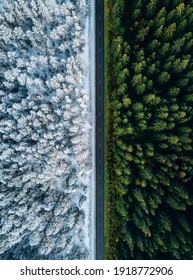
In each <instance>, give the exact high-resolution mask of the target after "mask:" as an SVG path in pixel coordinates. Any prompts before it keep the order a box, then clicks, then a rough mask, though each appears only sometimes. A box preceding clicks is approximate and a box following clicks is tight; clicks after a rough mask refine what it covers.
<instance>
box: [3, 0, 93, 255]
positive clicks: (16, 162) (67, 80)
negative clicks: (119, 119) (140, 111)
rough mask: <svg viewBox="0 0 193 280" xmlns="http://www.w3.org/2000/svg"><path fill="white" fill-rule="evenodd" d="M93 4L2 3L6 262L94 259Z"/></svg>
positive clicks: (77, 0)
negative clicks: (90, 50)
mask: <svg viewBox="0 0 193 280" xmlns="http://www.w3.org/2000/svg"><path fill="white" fill-rule="evenodd" d="M88 2H89V1H88V0H58V1H57V0H14V1H12V0H4V1H2V3H1V4H0V259H88V258H90V257H91V256H90V251H91V248H90V244H91V243H92V242H91V240H90V238H91V236H92V234H91V231H90V230H91V229H90V228H91V222H90V220H91V213H92V210H91V209H90V208H91V204H92V203H91V201H90V199H91V198H90V197H91V194H92V191H93V189H94V186H93V185H92V182H91V179H92V178H93V164H92V162H93V160H92V159H93V150H92V143H91V142H92V141H91V140H92V135H93V131H92V127H93V119H92V117H91V116H92V114H93V112H92V106H91V102H90V95H91V93H90V92H91V91H90V83H89V76H90V74H89V73H88V72H89V71H88V66H89V65H88V64H89V63H88V38H89V31H88V30H89V29H88V25H89V13H90V8H89V3H88Z"/></svg>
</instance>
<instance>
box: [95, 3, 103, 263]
mask: <svg viewBox="0 0 193 280" xmlns="http://www.w3.org/2000/svg"><path fill="white" fill-rule="evenodd" d="M96 259H97V260H103V259H104V0H96Z"/></svg>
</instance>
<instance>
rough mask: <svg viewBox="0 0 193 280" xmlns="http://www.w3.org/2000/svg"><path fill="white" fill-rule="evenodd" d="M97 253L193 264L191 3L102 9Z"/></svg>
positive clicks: (109, 1)
mask: <svg viewBox="0 0 193 280" xmlns="http://www.w3.org/2000/svg"><path fill="white" fill-rule="evenodd" d="M105 32H106V35H105V36H106V37H105V65H106V66H105V75H106V77H105V94H106V96H105V98H106V105H105V106H106V107H105V110H106V111H107V112H106V113H105V114H106V132H105V133H106V140H105V142H106V151H105V155H106V157H105V205H106V213H105V240H106V241H105V242H106V248H105V254H106V258H107V259H155V260H156V259H182V260H188V259H193V148H192V139H193V109H192V106H193V1H192V0H189V1H181V0H173V1H169V0H135V1H131V0H105Z"/></svg>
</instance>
